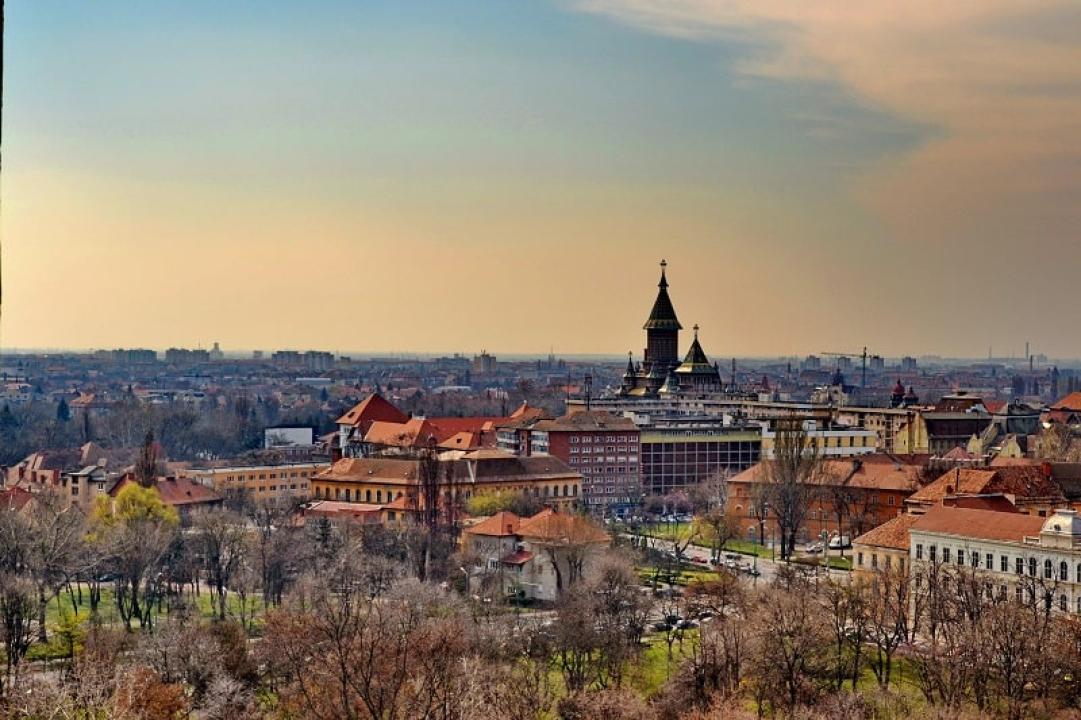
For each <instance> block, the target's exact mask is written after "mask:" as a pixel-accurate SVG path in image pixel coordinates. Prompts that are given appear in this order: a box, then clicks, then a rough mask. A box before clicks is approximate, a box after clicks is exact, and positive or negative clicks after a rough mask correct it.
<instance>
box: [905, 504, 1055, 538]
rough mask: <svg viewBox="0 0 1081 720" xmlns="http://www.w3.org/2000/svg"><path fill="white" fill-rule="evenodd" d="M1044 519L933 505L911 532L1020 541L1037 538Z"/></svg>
mask: <svg viewBox="0 0 1081 720" xmlns="http://www.w3.org/2000/svg"><path fill="white" fill-rule="evenodd" d="M1045 520H1046V518H1041V517H1038V516H1036V515H1029V514H1027V513H1004V512H995V511H993V510H972V509H969V508H958V507H948V506H945V505H936V506H934V507H932V508H930V509H928V511H927V513H926V514H925V515H920V516H919V517H918V519H917V520H916V522H915V523H913V524H912V527H911V529H910V531H911V532H915V531H922V532H933V533H942V534H944V535H956V536H958V537H970V538H979V539H981V540H1006V541H1013V542H1020V541H1022V540H1024V538H1025V537H1031V536H1034V535H1039V533H1040V530H1042V529H1043V524H1044V521H1045Z"/></svg>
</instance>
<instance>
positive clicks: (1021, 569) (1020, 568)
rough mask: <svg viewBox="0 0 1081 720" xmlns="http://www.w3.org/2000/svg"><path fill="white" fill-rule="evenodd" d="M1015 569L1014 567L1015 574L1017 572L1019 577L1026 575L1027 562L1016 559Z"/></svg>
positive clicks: (1014, 561) (1014, 562)
mask: <svg viewBox="0 0 1081 720" xmlns="http://www.w3.org/2000/svg"><path fill="white" fill-rule="evenodd" d="M1013 567H1014V572H1016V573H1017V574H1018V575H1024V574H1025V561H1024V560H1022V559H1021V558H1014V560H1013Z"/></svg>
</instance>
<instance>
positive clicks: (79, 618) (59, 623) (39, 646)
mask: <svg viewBox="0 0 1081 720" xmlns="http://www.w3.org/2000/svg"><path fill="white" fill-rule="evenodd" d="M82 590H83V592H82V598H81V600H80V598H79V593H78V590H76V591H75V605H74V607H73V606H72V601H71V596H69V595H68V593H67V591H64V592H62V593H60V595H58V596H57V597H55V598H53V600H52V601H51V602H49V604H48V605H47V606H46V608H45V627H46V629H47V630H48V637H49V640H48V642H46V643H38V642H35V643H34V644H33V645H31V646H30V650H29V651H28V652H27V659H29V660H55V659H59V658H66V657H68V654H69V647H68V641H67V640H66V639H65V638H64V637H63V633H62V632H61V631H62V630H64V629H65V628H66V629H68V631H69V632H70V633H73V634H74V635H76V636H77V637H80V638H81V637H82V636H83V635H85V633H86V629H87V625H88V624H89V622H90V620H91V616H92V611H91V608H90V592H89V591H88V590H87V588H86V587H83V589H82ZM190 598H191V596H190V595H185V599H188V600H190ZM195 608H196V609H197V610H198V612H199V615H200V616H202V617H203V618H206V619H211V618H214V617H215V616H216V615H215V607H214V597H213V596H212V595H211V594H210V593H209V592H208V591H207V590H206V588H203V589H202V592H201V593H200V594H199V595H198V596H196V598H195ZM247 608H248V612H247V613H245V615H244V616H245V617H249V616H252V615H253V614H254V617H255V623H254V624H255V625H256V627H258V626H259V625H260V623H261V616H262V614H263V600H262V596H261V595H257V596H256V597H249V598H248V601H247ZM242 609H243V608H242V604H241V602H240V598H239V597H237V596H236V595H235V594H233V593H230V594H229V595H228V596H227V597H226V612H227V614H228V616H230V617H233V618H236V619H239V617H240V615H241V612H240V611H241V610H242ZM151 610H152V614H153V617H154V620H155V621H158V620H160V619H162V618H164V617H166V616H167V615H168V611H167V610H166V608H165V601H163V603H162V610H161V611H160V612H159V611H158V608H157V604H155V605H154V606H153V608H152V609H151ZM94 620H95V622H100V623H102V624H105V625H121V624H123V620H122V619H121V617H120V612H119V611H118V610H117V608H116V596H115V594H114V592H113V588H112V586H104V587H102V589H101V599H100V601H99V602H98V610H97V617H96V618H95V619H94ZM132 627H133V628H138V627H139V621H138V620H132Z"/></svg>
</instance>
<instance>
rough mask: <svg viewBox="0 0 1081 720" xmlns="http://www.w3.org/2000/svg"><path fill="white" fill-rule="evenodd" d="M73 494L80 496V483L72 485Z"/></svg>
mask: <svg viewBox="0 0 1081 720" xmlns="http://www.w3.org/2000/svg"><path fill="white" fill-rule="evenodd" d="M71 494H72V495H78V494H79V483H77V482H73V483H72V484H71Z"/></svg>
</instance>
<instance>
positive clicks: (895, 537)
mask: <svg viewBox="0 0 1081 720" xmlns="http://www.w3.org/2000/svg"><path fill="white" fill-rule="evenodd" d="M919 518H920V516H919V515H909V514H908V513H905V514H903V515H898V516H897V517H894V518H890V519H889V520H887V521H886V522H884V523H882V524H881V525H879V526H878V527H876V528H873V529H871V530H868V531H867V532H865V533H864V534H862V535H860V536H859V537H858V538H856V539H855V540H853V541H852V544H853V545H869V546H871V547H880V548H889V549H891V550H907V549H908V531H909V529H910V528H911V527H912V525H913V524H914V523H915V522H916V521H917V520H919Z"/></svg>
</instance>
